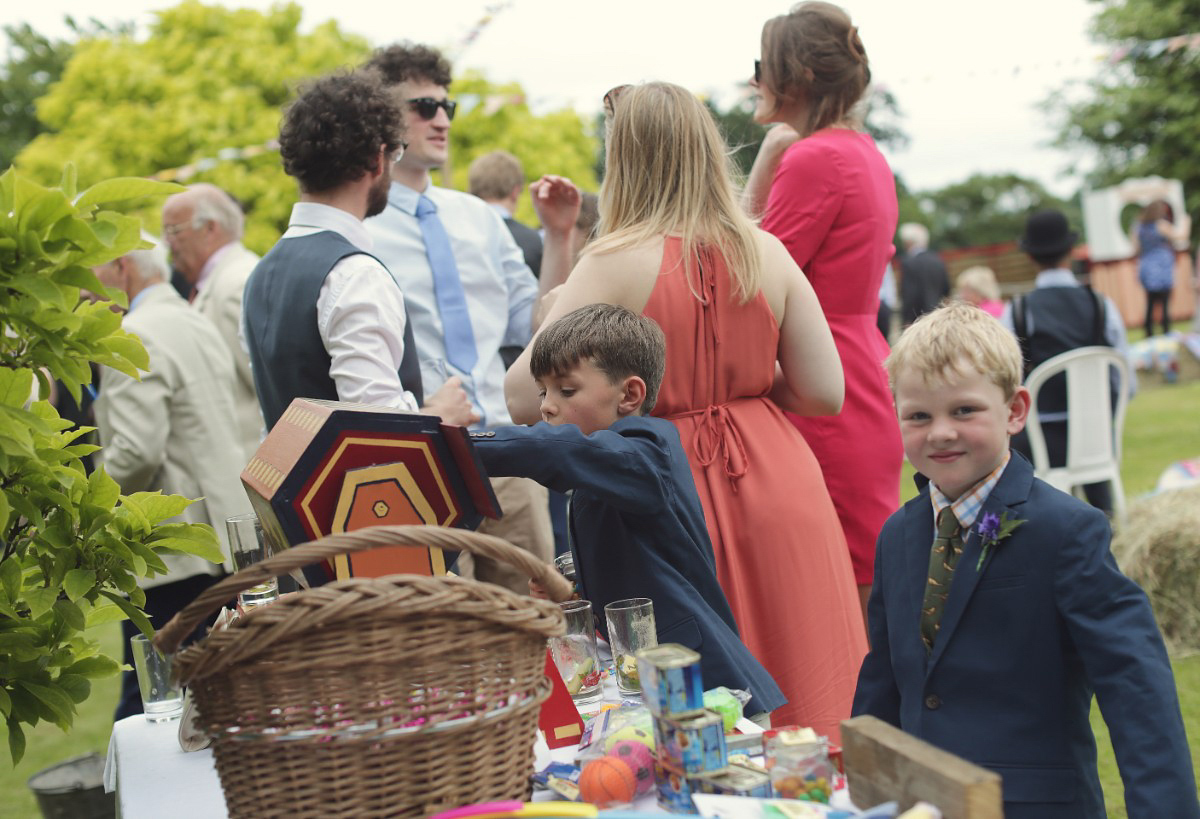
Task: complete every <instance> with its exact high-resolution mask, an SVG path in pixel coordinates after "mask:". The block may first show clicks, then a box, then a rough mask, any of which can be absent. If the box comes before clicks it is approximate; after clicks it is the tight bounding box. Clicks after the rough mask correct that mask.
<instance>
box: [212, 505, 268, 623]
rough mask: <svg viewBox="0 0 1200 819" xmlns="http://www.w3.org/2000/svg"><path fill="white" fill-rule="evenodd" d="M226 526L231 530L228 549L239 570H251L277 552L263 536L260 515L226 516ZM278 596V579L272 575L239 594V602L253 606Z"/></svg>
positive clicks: (246, 606) (243, 606) (248, 606)
mask: <svg viewBox="0 0 1200 819" xmlns="http://www.w3.org/2000/svg"><path fill="white" fill-rule="evenodd" d="M225 528H226V529H227V530H228V531H229V549H230V552H231V553H232V554H231V557H233V565H234V567H235V568H237V569H238V570H239V571H240V570H241V569H248V568H250V567H251V566H253V565H254V564H255V563H260V562H262V561H263V560H266V559H267V558H268V557H270V556H271V555H273V554H274V553H275V550H274V548H272V546H271V541H270V540H268V539H267V538H266V537H265V536H264V535H263V527H262V523H260V522H259V520H258V515H255V514H253V513H251V514H248V515H236V516H235V517H232V518H227V519H226V520H225ZM277 597H279V580H278V579H277V578H274V577H272V578H269V579H267V580H265V581H263V582H262V583H259V584H258V585H257V586H251V587H250V588H248V589H246V590H245V591H243V592H241V593H239V594H238V602H239V603H241V604H242V608H243V609H252V608H254V607H255V606H263V605H266V604H267V603H271V602H274V600H275V599H276V598H277Z"/></svg>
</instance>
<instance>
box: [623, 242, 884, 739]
mask: <svg viewBox="0 0 1200 819" xmlns="http://www.w3.org/2000/svg"><path fill="white" fill-rule="evenodd" d="M680 249H681V243H680V240H679V239H678V238H677V237H668V238H667V239H666V243H665V246H664V252H663V263H662V268H661V270H660V273H659V278H658V281H657V282H656V284H655V287H654V290H653V292H652V293H651V295H650V300H649V301H648V302H647V304H646V307H645V309H644V311H643V313H644V314H645V315H647V316H649V317H650V318H652V319H654V320H655V321H657V322H658V323H659V325H660V326H661V327H662V328H663V332H664V333H665V335H666V338H667V370H666V376H665V378H664V380H663V385H662V389H661V391H660V393H659V396H658V402H657V404H656V405H655V408H654V411H653V414H654V415H657V416H659V417H662V418H668V419H670V420H671V421H673V422H674V423H675V425H676V426H677V427H678V429H679V435H680V438H681V439H682V440H683V447H684V449H685V450H686V451H687V455H688V460H689V462H690V463H691V467H692V475H693V477H694V478H695V480H696V489H697V491H698V493H699V495H700V501H701V503H702V505H703V506H704V517H705V521H706V522H707V525H708V532H709V536H710V537H711V538H712V545H713V552H714V554H715V556H716V561H717V577H718V579H719V580H720V582H721V588H722V589H723V590H724V591H725V595H726V597H728V598H729V603H730V606H731V608H732V609H733V615H734V618H735V619H736V620H737V624H738V628H739V630H740V631H741V637H742V640H743V641H744V642H745V643H746V645H747V647H748V648H749V649H750V651H751V652H753V653H754V655H755V656H756V657H757V658H758V659H759V661H760V662H762V664H763V665H764V666H765V667H766V669H767V671H769V672H770V673H771V676H772V677H774V678H775V682H776V683H777V684H778V685H779V687H780V688H781V689H782V690H783V693H784V694H785V695H786V696H787V698H788V700H789V702H788V704H787V705H785V706H783V707H782V708H779V709H777V710H776V711H775V712H774V713H773V714H772V716H771V721H772V722H773V723H774V724H776V725H788V724H793V723H795V724H799V725H805V726H811V727H813V728H814V729H816V730H817V731H818V732H820V733H822V734H826V735H828V736H830V737H831V738H833V739H835V741H836V738H837V737H838V736H839V734H838V724H839V722H840V721H841V720H843V719H846V718H847V717H849V716H850V705H851V700H852V699H853V696H854V687H855V683H856V681H857V678H858V669H859V665H860V664H861V663H862V659H863V656H864V655H865V654H866V651H867V642H866V634H865V631H864V628H863V622H862V610H861V608H860V604H859V599H858V594H857V590H856V588H855V584H854V574H853V571H852V570H851V567H850V559H849V556H848V554H847V551H846V542H845V539H844V537H843V535H842V528H841V526H840V524H839V523H838V517H837V513H836V511H835V510H834V508H833V503H832V502H831V501H830V499H829V492H828V491H827V490H826V489H825V483H824V481H823V480H822V478H821V469H820V466H819V465H818V464H817V461H816V459H815V458H814V457H813V454H812V452H811V450H809V448H808V445H807V444H806V443H805V442H804V439H803V438H802V437H801V435H800V433H799V432H797V430H796V428H795V427H794V426H793V425H792V424H791V423H790V422H789V421H788V419H787V418H786V417H785V416H784V414H783V412H782V411H781V410H780V409H779V407H778V406H777V405H776V404H775V403H774V402H773V401H771V400H770V399H769V398H768V397H767V394H768V393H769V392H770V390H771V385H772V383H773V381H774V376H775V360H776V353H777V350H778V347H779V326H778V324H777V323H776V320H775V317H774V315H773V314H772V313H771V309H770V307H769V306H768V304H767V301H766V298H765V297H764V296H763V295H762V293H759V294H758V295H757V296H755V297H754V298H753V299H752V300H751V301H750V302H748V303H747V304H744V305H743V304H739V303H738V302H736V301H735V300H733V299H732V298H731V291H732V282H731V280H730V276H729V272H728V270H727V268H726V267H725V262H724V259H723V258H721V256H720V255H719V254H717V253H712V252H705V253H703V254H702V259H701V264H700V271H699V272H698V273H697V272H695V271H694V272H693V274H692V278H693V280H697V279H698V281H695V285H696V286H695V287H690V286H689V282H688V277H687V275H686V274H685V272H684V270H683V267H682V265H681V262H680ZM693 289H695V290H696V292H698V293H700V295H701V298H697V296H696V295H694V294H693V292H692V291H693Z"/></svg>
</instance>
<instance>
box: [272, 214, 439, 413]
mask: <svg viewBox="0 0 1200 819" xmlns="http://www.w3.org/2000/svg"><path fill="white" fill-rule="evenodd" d="M326 230H331V231H333V232H335V233H338V234H340V235H341V236H342V237H343V238H344V239H346V241H348V242H350V243H351V244H352V245H354V246H355V247H357V248H358V249H360V250H362V251H363V253H362V254H355V255H353V256H347V257H346V258H344V259H342V260H340V261H339V262H338V263H337V264H335V265H334V266H333V269H331V270H330V271H329V275H328V276H327V277H326V278H325V283H324V284H323V285H321V293H320V295H319V296H318V297H317V332H318V333H320V336H321V343H322V344H324V345H325V350H326V352H328V353H329V357H330V358H331V359H332V362H331V363H330V365H329V376H330V377H331V378H332V379H333V381H334V383H335V384H336V385H337V392H338V399H339V400H341V401H354V402H358V403H362V404H375V405H376V406H384V407H396V408H398V409H405V410H410V411H413V412H415V411H417V409H418V407H417V401H416V398H415V397H414V396H413V394H412V393H411V392H409V391H408V390H406V389H404V386H403V385H402V384H401V383H400V375H399V370H400V359H401V358H402V357H403V356H404V323H405V314H404V295H403V293H401V291H400V288H399V287H397V286H396V282H395V281H394V280H393V279H392V277H391V276H390V275H389V274H388V271H387V269H386V268H384V266H383V265H382V264H380V263H379V261H378V260H377V259H375V258H373V257H372V256H367V255H364V254H366V253H371V252H372V241H371V237H370V235H369V234H368V233H367V231H366V230H365V229H364V228H363V223H362V222H361V221H359V220H358V218H356V217H355V216H354V215H353V214H351V213H348V212H346V211H344V210H341V209H340V208H334V207H330V206H329V205H321V204H317V203H315V202H298V203H296V204H295V205H293V206H292V216H291V219H289V220H288V229H287V231H286V232H285V233H284V234H283V237H282V238H281V239H280V241H286V240H287V239H293V238H297V237H300V236H309V235H311V234H314V233H320V232H322V231H326ZM414 329H415V328H414Z"/></svg>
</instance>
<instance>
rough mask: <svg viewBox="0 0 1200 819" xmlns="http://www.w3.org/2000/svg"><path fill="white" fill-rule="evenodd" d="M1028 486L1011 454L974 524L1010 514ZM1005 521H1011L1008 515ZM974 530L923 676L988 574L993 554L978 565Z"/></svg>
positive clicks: (1026, 468)
mask: <svg viewBox="0 0 1200 819" xmlns="http://www.w3.org/2000/svg"><path fill="white" fill-rule="evenodd" d="M1032 483H1033V468H1032V467H1031V466H1030V465H1029V462H1028V461H1026V460H1025V459H1024V458H1022V457H1021V456H1020V455H1018V454H1017V453H1015V452H1014V453H1013V456H1012V459H1011V460H1010V461H1009V463H1008V467H1007V468H1006V469H1005V470H1004V474H1003V475H1001V476H1000V481H999V483H997V484H996V487H995V488H994V489H993V490H992V494H990V495H989V496H988V499H987V502H986V503H984V505H983V508H982V509H981V510H980V512H979V516H978V517H976V519H975V522H976V524H978V522H979V521H980V520H982V519H983V516H984V515H985V514H988V513H991V514H995V515H999V514H1001V513H1003V512H1004V511H1006V510H1011V509H1012V507H1013V506H1014V505H1016V504H1021V503H1024V502H1025V500H1026V498H1028V497H1029V487H1030V486H1031V485H1032ZM1009 517H1013V514H1012V513H1011V512H1010V515H1009ZM977 528H978V527H977V526H972V527H971V531H970V532H969V533H968V534H967V538H966V542H965V543H964V544H963V553H962V556H961V557H960V558H959V559H958V565H957V566H956V567H955V569H954V580H953V582H952V583H951V584H950V595H949V596H948V597H947V598H946V607H945V609H943V610H942V624H941V627H940V628H939V629H938V635H937V639H936V640H935V641H934V643H933V653H932V654H931V655H930V657H929V666H928V668H927V672H928V671H932V669H933V667H934V666H935V665H937V662H938V660H939V659H941V656H942V654H943V653H944V652H945V651H946V646H947V645H949V644H950V641H951V640H952V639H953V638H954V630H955V628H957V627H958V624H959V621H960V620H962V616H963V612H964V611H965V610H966V608H967V603H969V602H970V600H971V595H972V594H974V592H975V587H976V586H977V585H979V579H980V578H981V577H983V573H984V572H986V571H987V570H988V566H989V565H990V564H991V562H992V557H993V554H992V551H989V552H988V556H987V559H986V560H984V561H983V563H982V564H980V561H979V557H980V555H981V554H983V544H982V543H981V540H982V538H980V537H979V533H978V532H977V531H976V529H977ZM994 548H995V547H993V550H994ZM976 567H978V568H976Z"/></svg>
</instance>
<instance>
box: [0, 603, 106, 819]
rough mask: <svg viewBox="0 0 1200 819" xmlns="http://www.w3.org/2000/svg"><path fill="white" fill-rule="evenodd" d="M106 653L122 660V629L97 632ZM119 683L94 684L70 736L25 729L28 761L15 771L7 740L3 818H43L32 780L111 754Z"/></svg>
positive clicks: (0, 765) (49, 728)
mask: <svg viewBox="0 0 1200 819" xmlns="http://www.w3.org/2000/svg"><path fill="white" fill-rule="evenodd" d="M96 637H97V639H99V640H100V644H101V647H102V648H103V650H104V653H105V654H107V655H108V656H110V657H116V658H117V659H120V657H121V651H122V646H121V626H120V624H119V623H109V624H107V625H105V626H100V627H98V628H97V630H96ZM119 691H120V681H119V678H117V677H112V678H110V679H106V680H93V681H92V695H91V697H89V698H88V699H87V700H86V701H85V702H84V703H83V705H81V706H79V714H78V715H77V716H76V717H75V725H74V727H73V728H72V729H71V732H70V733H69V734H64V733H63V732H62V731H60V730H59V729H58V728H56V727H54V726H53V725H51V724H49V723H45V722H43V723H39V724H38V726H37V727H36V728H32V729H31V728H29V727H28V726H23V727H24V728H25V739H26V743H27V744H26V748H25V758H24V759H22V760H21V763H20V764H19V765H17V767H16V768H13V767H12V764H11V763H10V762H9V761H8V753H7V750H8V745H7V738H6V739H5V742H4V745H3V747H4V754H3V761H2V762H0V817H5V819H26V817H30V818H31V819H36V817H39V816H41V814H40V813H39V812H38V808H37V800H36V799H35V798H34V795H33V792H32V791H31V790H29V787H28V785H27V784H26V783H27V781H28V780H29V777H31V776H33V775H34V774H35V773H37V772H38V771H40V770H42V769H43V768H48V767H50V766H51V765H55V764H57V763H59V762H62V761H64V760H67V759H70V758H71V757H74V756H80V755H82V754H86V753H89V752H90V751H96V752H98V753H99V754H100V755H101V756H103V755H104V754H105V753H106V751H107V750H108V737H109V734H111V733H112V715H113V711H114V710H116V707H117V694H118V692H119Z"/></svg>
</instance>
